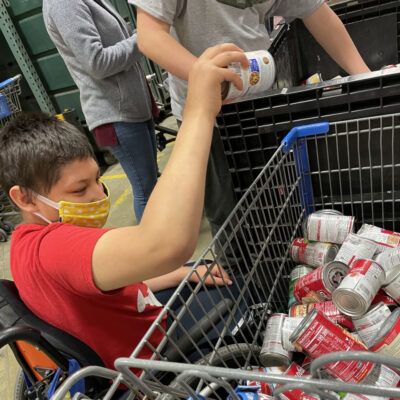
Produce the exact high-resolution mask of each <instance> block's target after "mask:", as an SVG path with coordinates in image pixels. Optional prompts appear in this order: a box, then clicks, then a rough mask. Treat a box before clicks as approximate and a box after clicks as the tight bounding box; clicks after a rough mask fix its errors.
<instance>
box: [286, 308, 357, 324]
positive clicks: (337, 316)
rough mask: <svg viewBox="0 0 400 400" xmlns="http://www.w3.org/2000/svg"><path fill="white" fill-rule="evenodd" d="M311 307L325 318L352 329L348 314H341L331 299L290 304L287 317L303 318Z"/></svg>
mask: <svg viewBox="0 0 400 400" xmlns="http://www.w3.org/2000/svg"><path fill="white" fill-rule="evenodd" d="M313 308H316V309H317V310H320V311H321V312H322V313H323V314H324V315H325V317H326V318H328V319H330V320H331V321H332V322H334V323H335V324H340V325H342V326H344V327H346V328H348V329H351V330H353V329H354V325H353V321H352V319H351V318H350V317H349V316H347V315H344V314H342V313H341V312H340V311H339V309H338V308H337V307H336V306H335V303H334V302H333V301H324V302H320V303H309V304H299V305H295V306H292V307H290V309H289V317H302V318H304V317H305V316H306V315H307V314H308V313H309V312H310V311H311V310H312V309H313Z"/></svg>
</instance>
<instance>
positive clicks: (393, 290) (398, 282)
mask: <svg viewBox="0 0 400 400" xmlns="http://www.w3.org/2000/svg"><path fill="white" fill-rule="evenodd" d="M383 290H384V291H385V292H386V293H387V294H388V295H389V296H390V297H392V298H393V299H394V300H396V301H397V302H400V272H399V273H398V274H397V276H396V277H395V278H394V279H393V280H392V281H391V282H390V283H389V284H387V285H386V286H384V287H383Z"/></svg>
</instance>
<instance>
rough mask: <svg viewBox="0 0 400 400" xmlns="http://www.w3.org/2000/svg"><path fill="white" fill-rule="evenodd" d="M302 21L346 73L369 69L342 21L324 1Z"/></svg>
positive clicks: (351, 73)
mask: <svg viewBox="0 0 400 400" xmlns="http://www.w3.org/2000/svg"><path fill="white" fill-rule="evenodd" d="M303 22H304V25H305V26H306V28H307V29H308V30H309V31H310V33H311V34H312V35H313V36H314V38H315V39H316V40H317V42H318V43H319V44H320V45H321V46H322V47H323V48H324V49H325V50H326V52H327V53H328V54H329V55H330V56H331V57H332V58H333V59H334V60H335V61H336V62H337V63H338V64H339V65H340V66H341V67H342V68H343V69H344V70H345V71H346V72H347V73H349V74H350V75H355V74H362V73H365V72H369V71H370V69H369V68H368V66H367V65H366V64H365V62H364V60H363V59H362V57H361V56H360V53H359V52H358V50H357V48H356V46H355V45H354V43H353V41H352V39H351V37H350V35H349V34H348V32H347V30H346V28H345V26H344V25H343V23H342V21H341V20H340V19H339V17H338V16H337V15H336V14H335V12H334V11H333V10H332V9H331V8H330V7H329V6H328V5H327V4H326V3H324V4H322V5H321V7H319V8H318V9H317V10H316V11H315V12H314V13H313V14H311V15H310V16H309V17H307V18H304V19H303Z"/></svg>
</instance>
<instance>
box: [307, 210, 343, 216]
mask: <svg viewBox="0 0 400 400" xmlns="http://www.w3.org/2000/svg"><path fill="white" fill-rule="evenodd" d="M314 214H325V215H343V213H342V212H340V211H339V210H335V209H334V208H324V209H322V210H318V211H315V212H314Z"/></svg>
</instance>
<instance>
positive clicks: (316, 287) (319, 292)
mask: <svg viewBox="0 0 400 400" xmlns="http://www.w3.org/2000/svg"><path fill="white" fill-rule="evenodd" d="M323 268H324V266H323V265H321V266H320V267H318V268H317V269H314V270H313V271H311V272H309V273H308V274H307V275H304V276H303V277H301V278H299V279H297V281H296V282H295V284H294V286H293V294H294V297H295V299H296V300H297V301H298V302H299V303H318V302H321V301H325V300H331V299H332V293H331V292H330V291H329V290H328V289H327V288H326V286H325V284H324V282H323V280H322V271H323Z"/></svg>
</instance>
